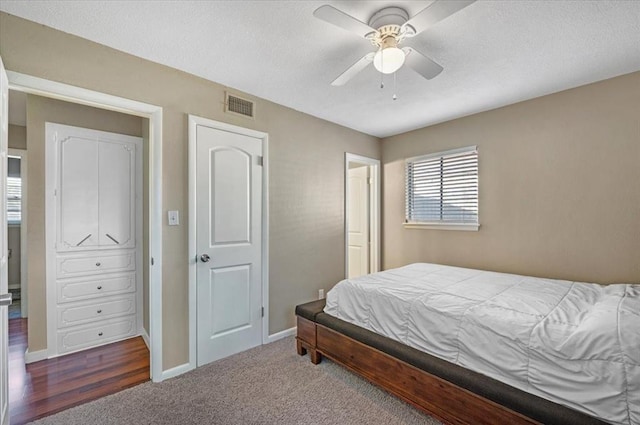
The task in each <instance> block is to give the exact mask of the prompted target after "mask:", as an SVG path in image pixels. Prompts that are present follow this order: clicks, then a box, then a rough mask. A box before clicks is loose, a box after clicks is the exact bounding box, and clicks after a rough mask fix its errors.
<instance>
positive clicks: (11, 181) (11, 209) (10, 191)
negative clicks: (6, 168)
mask: <svg viewBox="0 0 640 425" xmlns="http://www.w3.org/2000/svg"><path fill="white" fill-rule="evenodd" d="M21 221H22V182H21V179H20V177H7V223H8V224H20V222H21Z"/></svg>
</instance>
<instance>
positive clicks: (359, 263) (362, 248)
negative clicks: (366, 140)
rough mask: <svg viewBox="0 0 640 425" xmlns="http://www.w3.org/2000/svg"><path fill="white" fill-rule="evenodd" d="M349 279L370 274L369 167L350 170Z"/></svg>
mask: <svg viewBox="0 0 640 425" xmlns="http://www.w3.org/2000/svg"><path fill="white" fill-rule="evenodd" d="M348 178H349V185H348V187H349V193H348V196H349V211H348V212H347V213H348V220H347V223H348V225H349V229H348V241H349V242H348V246H349V256H348V258H349V266H348V271H349V275H348V277H349V278H353V277H358V276H362V275H365V274H368V273H369V227H370V226H369V166H368V165H362V166H359V167H357V168H351V169H349V177H348Z"/></svg>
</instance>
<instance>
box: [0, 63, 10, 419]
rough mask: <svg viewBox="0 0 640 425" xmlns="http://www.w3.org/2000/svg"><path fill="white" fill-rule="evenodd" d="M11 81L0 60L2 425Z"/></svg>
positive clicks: (2, 413) (3, 409)
mask: <svg viewBox="0 0 640 425" xmlns="http://www.w3.org/2000/svg"><path fill="white" fill-rule="evenodd" d="M8 112H9V80H8V79H7V73H6V72H5V69H4V64H3V63H2V58H0V127H1V129H0V183H2V184H1V185H0V425H8V424H9V358H8V350H7V345H8V343H9V329H8V323H9V319H8V305H9V304H11V296H10V295H8V290H9V287H8V286H9V285H8V275H7V271H8V263H9V252H8V248H7V201H6V200H7V151H8V142H7V136H8V133H9V119H8Z"/></svg>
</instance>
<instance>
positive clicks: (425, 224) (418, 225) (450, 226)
mask: <svg viewBox="0 0 640 425" xmlns="http://www.w3.org/2000/svg"><path fill="white" fill-rule="evenodd" d="M467 152H476V155H477V154H478V146H477V145H473V146H466V147H462V148H456V149H450V150H447V151H442V152H434V153H430V154H426V155H419V156H414V157H411V158H407V159H406V160H405V175H404V183H405V221H404V223H403V227H404V228H405V229H424V230H461V231H478V230H479V229H480V199H479V196H480V172H479V169H478V175H477V179H478V184H477V191H478V214H477V217H478V219H477V222H476V223H456V222H442V221H408V219H407V193H408V188H407V183H408V181H407V167H408V164H409V163H412V162H418V161H427V160H430V159H434V158H441V157H446V156H451V155H456V154H460V153H467ZM478 162H479V159H478Z"/></svg>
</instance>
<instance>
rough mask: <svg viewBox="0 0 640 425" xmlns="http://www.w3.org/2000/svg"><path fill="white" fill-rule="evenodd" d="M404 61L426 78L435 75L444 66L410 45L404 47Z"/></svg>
mask: <svg viewBox="0 0 640 425" xmlns="http://www.w3.org/2000/svg"><path fill="white" fill-rule="evenodd" d="M402 51H403V52H404V53H405V60H404V63H405V64H406V65H407V66H408V67H409V68H411V69H413V70H414V71H416V72H417V73H418V74H420V75H422V76H423V77H424V78H426V79H427V80H430V79H432V78H434V77H436V76H437V75H438V74H440V73H441V72H442V70H443V69H444V68H442V67H441V66H440V65H438V64H437V63H435V62H434V61H433V60H431V59H429V58H428V57H426V56H425V55H423V54H422V53H420V52H418V51H417V50H416V49H414V48H412V47H404V48H403V49H402Z"/></svg>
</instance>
